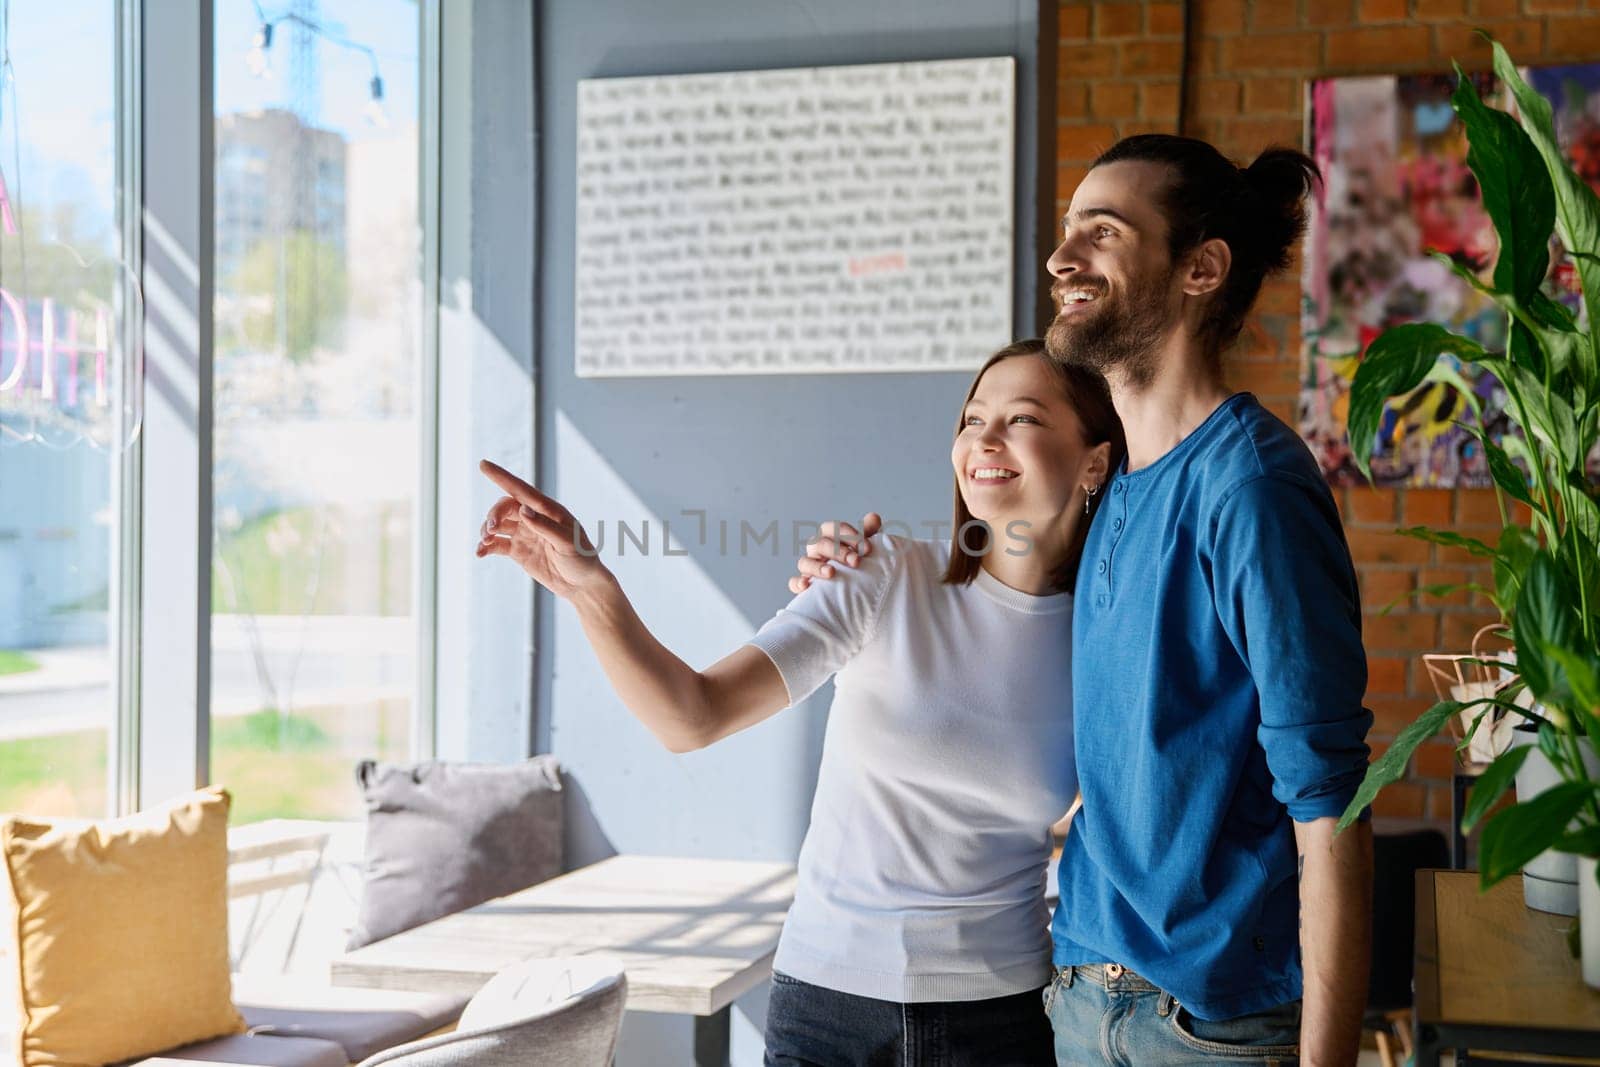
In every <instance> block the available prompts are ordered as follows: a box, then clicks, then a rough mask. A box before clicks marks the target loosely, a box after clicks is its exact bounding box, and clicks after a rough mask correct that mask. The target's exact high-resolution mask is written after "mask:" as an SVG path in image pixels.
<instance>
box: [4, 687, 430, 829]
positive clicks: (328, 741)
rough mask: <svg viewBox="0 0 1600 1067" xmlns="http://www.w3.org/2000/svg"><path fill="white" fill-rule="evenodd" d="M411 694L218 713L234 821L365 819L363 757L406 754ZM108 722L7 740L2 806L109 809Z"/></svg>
mask: <svg viewBox="0 0 1600 1067" xmlns="http://www.w3.org/2000/svg"><path fill="white" fill-rule="evenodd" d="M409 716H410V707H409V704H408V703H407V702H406V701H401V700H386V701H369V702H366V703H361V704H354V705H348V706H340V707H325V708H307V709H301V710H299V711H297V712H295V713H293V714H290V715H287V716H280V715H279V714H278V712H277V711H276V710H274V709H272V708H264V709H262V710H260V711H256V712H252V713H251V714H249V715H240V716H229V717H226V718H221V719H216V720H214V721H213V723H212V736H211V780H212V781H214V782H217V783H220V784H222V785H225V786H227V787H228V790H229V792H231V793H232V794H233V816H232V821H233V823H234V825H242V824H244V823H250V822H257V821H259V820H261V819H274V818H286V819H291V818H292V819H359V818H361V817H362V814H363V810H362V806H361V798H360V794H359V793H358V792H357V790H356V784H355V765H356V762H357V761H358V760H360V759H364V758H367V757H373V758H377V759H390V760H394V759H404V758H405V756H406V737H407V733H408V731H409V729H410V722H409ZM105 779H106V732H105V731H104V730H83V731H77V732H74V733H68V734H56V735H52V736H49V737H29V738H18V739H15V740H11V741H0V811H22V812H29V813H37V814H41V815H78V816H91V817H97V816H100V815H103V814H105V811H106V781H105Z"/></svg>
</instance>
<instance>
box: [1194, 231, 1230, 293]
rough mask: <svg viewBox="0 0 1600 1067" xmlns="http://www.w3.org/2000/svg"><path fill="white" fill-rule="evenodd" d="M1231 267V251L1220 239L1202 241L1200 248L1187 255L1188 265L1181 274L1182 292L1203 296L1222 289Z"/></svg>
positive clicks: (1226, 243)
mask: <svg viewBox="0 0 1600 1067" xmlns="http://www.w3.org/2000/svg"><path fill="white" fill-rule="evenodd" d="M1232 266H1233V250H1232V249H1231V248H1229V247H1228V242H1226V241H1224V240H1223V239H1222V238H1220V237H1213V238H1211V240H1209V241H1202V242H1201V243H1200V247H1198V248H1196V249H1195V250H1194V251H1193V252H1191V253H1189V264H1188V267H1187V268H1186V269H1185V270H1184V272H1183V291H1184V292H1185V293H1187V294H1188V295H1190V296H1203V295H1205V294H1206V293H1211V292H1215V291H1216V290H1218V289H1220V288H1221V287H1222V283H1223V282H1224V281H1226V280H1227V278H1228V270H1229V269H1230V268H1231V267H1232Z"/></svg>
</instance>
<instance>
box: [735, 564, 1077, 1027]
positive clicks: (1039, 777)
mask: <svg viewBox="0 0 1600 1067" xmlns="http://www.w3.org/2000/svg"><path fill="white" fill-rule="evenodd" d="M949 551H950V550H949V546H948V545H941V544H937V543H935V542H931V541H915V540H910V539H905V538H896V537H888V536H880V537H878V538H877V539H876V540H875V541H874V542H873V550H872V552H871V554H870V555H868V556H866V557H865V558H864V559H862V560H861V565H860V566H859V567H858V568H855V569H851V568H848V567H837V568H835V572H836V577H835V578H833V579H832V580H831V581H822V582H813V583H812V585H811V587H810V588H809V589H807V590H806V591H805V592H803V593H801V594H800V595H799V596H797V597H795V598H794V600H793V601H791V602H790V604H789V606H788V607H786V608H784V609H783V610H782V611H780V612H778V614H777V615H776V616H775V617H774V618H773V619H772V620H771V621H770V622H768V623H767V624H766V625H765V626H763V627H762V628H761V630H760V632H759V633H757V634H756V636H755V637H754V638H752V639H751V642H750V643H751V644H753V645H755V646H756V647H757V648H760V649H761V650H762V651H764V652H765V653H766V654H767V655H768V656H769V657H771V659H772V662H773V663H774V664H776V665H777V668H778V672H779V673H780V674H782V675H783V682H784V685H785V686H787V687H788V691H789V702H790V704H791V705H793V704H795V703H798V702H799V701H801V700H804V699H805V698H806V697H807V696H809V695H810V694H811V693H812V692H814V691H815V690H816V689H817V688H818V687H819V686H820V685H822V683H823V682H825V681H827V680H828V678H829V677H830V676H832V677H834V678H835V683H834V696H833V706H832V709H831V710H830V712H829V717H828V728H827V737H826V740H825V741H824V743H823V749H822V767H821V771H820V774H819V777H818V779H817V792H816V798H815V800H814V801H813V803H812V807H811V827H810V829H809V830H808V831H807V833H806V838H805V843H804V844H803V845H802V846H801V848H800V864H799V884H798V887H797V889H796V892H795V901H794V906H793V907H792V908H791V909H790V911H789V918H788V921H787V922H785V923H784V927H783V936H782V938H781V940H780V941H779V943H778V953H777V958H776V960H775V962H774V966H775V967H776V968H777V969H778V970H780V971H782V972H784V973H785V974H788V975H791V976H793V977H795V978H798V979H801V980H802V981H806V982H810V983H812V984H814V985H818V986H823V987H825V988H827V989H833V990H837V991H839V992H843V993H852V994H855V995H857V996H863V997H874V998H877V999H879V1000H891V1001H898V1002H901V1003H911V1002H925V1001H940V1000H981V999H984V998H988V997H998V996H1006V995H1009V994H1013V993H1020V992H1024V991H1027V990H1032V989H1038V988H1039V987H1041V986H1043V985H1045V984H1046V983H1047V982H1048V981H1049V978H1050V932H1049V925H1048V924H1049V919H1050V915H1049V911H1048V909H1047V908H1046V907H1045V900H1044V888H1045V866H1046V864H1047V862H1048V860H1049V855H1050V833H1049V827H1050V825H1051V823H1053V822H1055V821H1056V820H1057V819H1059V818H1061V816H1062V815H1064V814H1066V811H1067V808H1068V806H1069V805H1070V804H1071V803H1072V800H1073V798H1074V797H1075V796H1076V795H1077V791H1078V776H1077V771H1076V769H1075V767H1074V764H1073V755H1072V686H1071V658H1072V597H1071V595H1070V594H1067V593H1060V594H1056V595H1053V596H1030V595H1028V594H1026V593H1019V592H1017V591H1016V590H1015V589H1012V588H1010V587H1009V586H1006V585H1004V584H1003V583H1001V582H999V581H997V580H996V579H994V578H992V577H990V576H989V574H988V573H987V572H985V571H983V570H981V569H980V570H979V571H978V575H977V577H976V578H975V579H974V580H973V581H972V583H971V584H970V585H964V586H963V585H945V584H942V582H941V578H942V576H943V574H944V568H945V564H946V561H947V560H948V558H949Z"/></svg>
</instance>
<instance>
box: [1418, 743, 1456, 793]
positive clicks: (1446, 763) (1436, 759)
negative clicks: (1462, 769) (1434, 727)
mask: <svg viewBox="0 0 1600 1067" xmlns="http://www.w3.org/2000/svg"><path fill="white" fill-rule="evenodd" d="M1455 765H1456V744H1455V742H1454V741H1452V740H1451V739H1450V735H1449V734H1445V735H1444V736H1443V738H1442V739H1439V740H1434V741H1428V742H1425V743H1424V744H1421V745H1418V746H1417V751H1416V752H1415V753H1414V754H1413V755H1412V757H1411V766H1412V768H1413V773H1414V774H1415V775H1416V777H1418V778H1428V779H1431V780H1433V781H1444V782H1448V781H1449V780H1450V776H1451V775H1452V774H1453V773H1454V772H1455Z"/></svg>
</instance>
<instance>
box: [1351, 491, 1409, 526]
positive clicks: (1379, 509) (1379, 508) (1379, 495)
mask: <svg viewBox="0 0 1600 1067" xmlns="http://www.w3.org/2000/svg"><path fill="white" fill-rule="evenodd" d="M1398 502H1399V497H1398V495H1397V494H1396V493H1395V491H1394V490H1393V489H1369V488H1366V487H1364V486H1357V487H1354V488H1352V489H1351V490H1350V501H1349V506H1348V507H1347V508H1346V512H1347V514H1349V516H1350V519H1351V521H1353V522H1377V523H1382V524H1384V525H1385V526H1390V527H1392V526H1393V525H1394V520H1395V514H1396V509H1397V505H1398Z"/></svg>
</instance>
